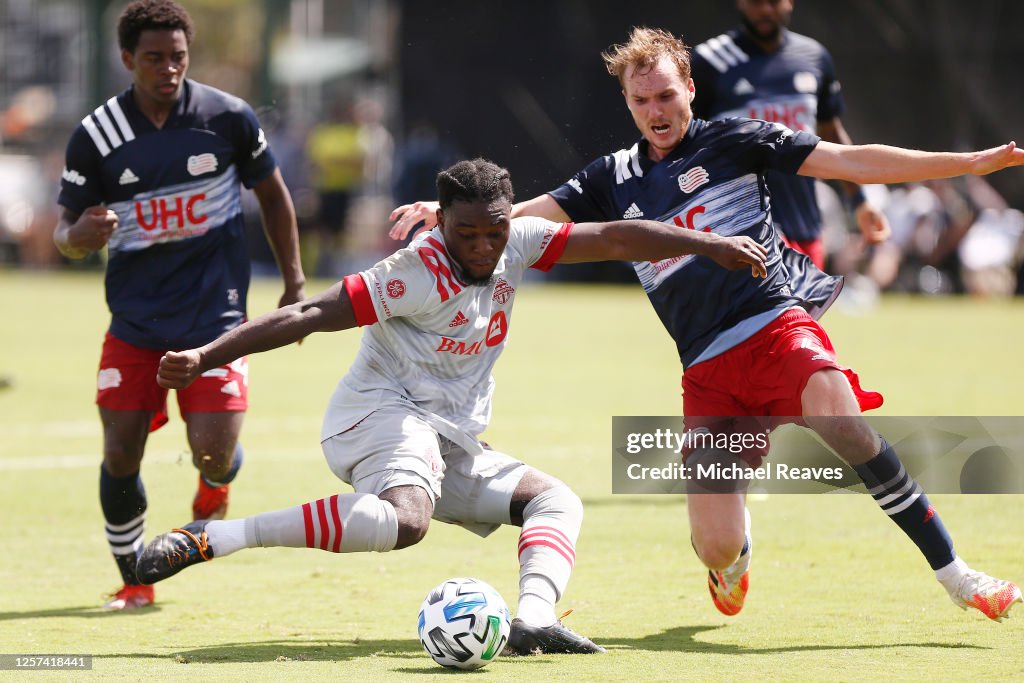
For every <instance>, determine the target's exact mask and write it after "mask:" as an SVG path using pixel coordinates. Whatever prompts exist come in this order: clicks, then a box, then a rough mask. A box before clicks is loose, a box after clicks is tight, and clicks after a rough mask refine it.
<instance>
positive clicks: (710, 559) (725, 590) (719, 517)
mask: <svg viewBox="0 0 1024 683" xmlns="http://www.w3.org/2000/svg"><path fill="white" fill-rule="evenodd" d="M692 460H693V459H692V458H691V459H689V460H687V462H688V463H690V462H691V461H692ZM691 466H695V465H691ZM686 510H687V512H688V514H689V517H690V542H691V543H692V544H693V549H694V551H695V552H696V553H697V557H699V558H700V561H701V562H702V563H704V566H705V567H707V568H708V591H709V592H710V593H711V601H712V602H713V603H714V605H715V607H716V608H718V611H719V612H721V613H722V614H724V615H726V616H734V615H736V614H739V612H740V610H742V609H743V604H744V601H745V600H746V597H747V591H748V590H749V589H750V560H751V558H752V557H753V549H754V547H753V537H752V536H751V535H750V513H749V511H748V510H747V507H746V495H745V494H744V493H742V492H736V493H701V492H695V491H691V492H690V493H689V494H688V495H687V497H686Z"/></svg>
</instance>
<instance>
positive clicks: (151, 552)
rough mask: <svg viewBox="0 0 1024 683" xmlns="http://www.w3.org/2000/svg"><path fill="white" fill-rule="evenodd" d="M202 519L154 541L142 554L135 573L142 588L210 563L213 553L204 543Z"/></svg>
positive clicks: (206, 521)
mask: <svg viewBox="0 0 1024 683" xmlns="http://www.w3.org/2000/svg"><path fill="white" fill-rule="evenodd" d="M208 522H209V520H206V519H202V520H199V521H198V522H190V523H189V524H186V525H185V526H183V527H182V528H180V529H173V530H171V531H170V532H168V533H166V534H161V535H159V536H157V537H156V538H154V539H153V540H152V541H151V542H150V544H149V545H147V546H146V549H145V550H143V551H142V556H141V557H139V561H138V564H137V565H136V569H135V573H136V575H137V576H138V577H139V581H141V582H142V583H144V584H151V583H156V582H157V581H163V580H164V579H166V578H168V577H171V576H174V575H175V574H177V573H178V572H180V571H181V570H182V569H184V568H185V567H188V566H189V565H192V564H196V563H198V562H206V561H207V560H212V559H213V550H212V549H211V548H210V546H209V544H208V543H207V541H206V531H205V529H206V524H207V523H208Z"/></svg>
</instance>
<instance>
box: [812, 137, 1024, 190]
mask: <svg viewBox="0 0 1024 683" xmlns="http://www.w3.org/2000/svg"><path fill="white" fill-rule="evenodd" d="M1022 164H1024V150H1021V149H1018V148H1017V145H1016V143H1014V142H1008V143H1007V144H1005V145H1000V146H999V147H993V148H991V149H986V150H981V151H978V152H922V151H919V150H914V149H904V148H902V147H890V146H888V145H837V144H834V143H831V142H825V141H822V142H819V143H818V145H817V147H815V148H814V151H813V152H811V153H810V155H809V156H808V157H807V159H805V160H804V163H803V164H802V165H801V166H800V169H799V170H798V171H797V173H799V174H800V175H804V176H812V177H815V178H822V179H824V180H851V181H853V182H857V183H908V182H913V181H916V180H931V179H934V178H952V177H954V176H958V175H967V174H973V175H987V174H989V173H992V172H994V171H999V170H1001V169H1004V168H1007V167H1010V166H1020V165H1022Z"/></svg>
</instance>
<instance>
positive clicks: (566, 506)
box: [523, 482, 583, 525]
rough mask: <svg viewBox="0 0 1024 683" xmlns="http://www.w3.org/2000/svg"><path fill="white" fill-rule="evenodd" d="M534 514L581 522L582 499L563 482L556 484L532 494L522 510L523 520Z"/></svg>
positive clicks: (577, 523)
mask: <svg viewBox="0 0 1024 683" xmlns="http://www.w3.org/2000/svg"><path fill="white" fill-rule="evenodd" d="M535 515H557V516H559V517H561V518H563V519H566V520H571V521H573V522H574V523H575V524H576V525H579V524H581V523H582V522H583V501H582V500H580V497H579V496H577V495H576V494H575V493H574V492H573V490H572V489H570V488H569V487H568V486H566V485H565V484H563V483H561V482H558V484H556V485H554V486H552V487H551V488H548V489H545V490H544V491H541V492H540V493H538V494H537V495H536V496H534V497H533V498H532V499H531V500H530V502H529V503H527V504H526V508H525V509H524V510H523V518H524V520H527V519H530V518H531V517H533V516H535Z"/></svg>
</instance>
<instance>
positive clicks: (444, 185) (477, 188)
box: [437, 157, 514, 209]
mask: <svg viewBox="0 0 1024 683" xmlns="http://www.w3.org/2000/svg"><path fill="white" fill-rule="evenodd" d="M513 196H514V193H513V192H512V177H511V176H510V175H509V172H508V171H507V170H506V169H504V168H502V167H501V166H498V165H497V164H496V163H494V162H493V161H488V160H487V159H481V158H479V157H477V158H476V159H470V160H468V161H460V162H458V163H457V164H455V165H453V166H449V167H448V168H446V169H444V170H443V171H441V172H440V173H438V174H437V200H438V203H439V204H440V205H441V209H447V208H448V207H449V206H451V205H452V202H454V201H455V200H456V199H459V200H462V201H465V202H479V201H484V202H490V201H494V200H495V199H507V200H508V201H509V203H510V204H511V203H512V199H513Z"/></svg>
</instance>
